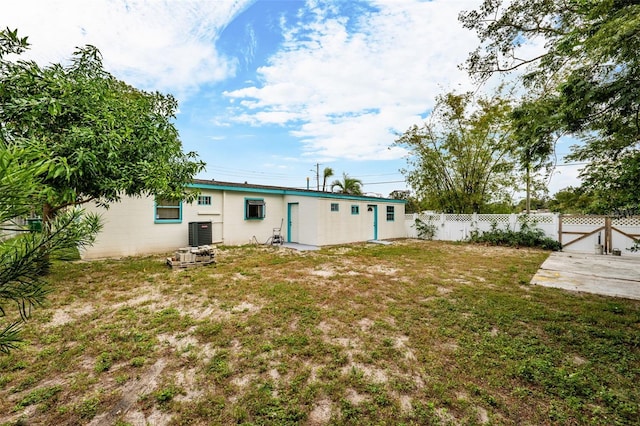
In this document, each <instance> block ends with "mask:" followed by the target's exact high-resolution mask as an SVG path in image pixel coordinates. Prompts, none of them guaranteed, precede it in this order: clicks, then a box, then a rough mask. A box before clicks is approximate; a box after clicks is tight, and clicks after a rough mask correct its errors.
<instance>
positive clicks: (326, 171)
mask: <svg viewBox="0 0 640 426" xmlns="http://www.w3.org/2000/svg"><path fill="white" fill-rule="evenodd" d="M331 176H333V169H332V168H331V167H325V168H324V170H323V172H322V192H324V191H326V188H327V180H328V179H329V178H330V177H331Z"/></svg>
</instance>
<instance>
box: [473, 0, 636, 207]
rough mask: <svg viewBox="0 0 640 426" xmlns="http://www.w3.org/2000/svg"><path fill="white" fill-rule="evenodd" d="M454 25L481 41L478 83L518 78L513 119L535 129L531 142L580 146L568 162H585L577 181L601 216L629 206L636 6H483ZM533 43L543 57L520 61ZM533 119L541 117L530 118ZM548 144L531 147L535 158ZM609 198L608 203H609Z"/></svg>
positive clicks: (595, 0)
mask: <svg viewBox="0 0 640 426" xmlns="http://www.w3.org/2000/svg"><path fill="white" fill-rule="evenodd" d="M460 20H461V21H462V23H463V24H464V26H465V27H467V28H470V29H472V30H475V31H476V32H477V34H478V36H479V39H480V47H478V48H477V49H476V50H475V51H474V52H472V53H471V54H470V56H469V58H468V60H467V62H466V65H465V67H466V68H467V70H468V71H469V72H470V73H471V74H472V75H473V76H475V77H477V78H478V79H479V80H480V81H482V80H485V79H486V78H488V77H490V76H491V75H494V74H506V73H509V72H512V71H515V70H518V72H519V73H520V79H521V81H522V83H523V84H524V86H525V87H526V89H527V92H529V93H531V94H532V96H530V98H529V99H527V101H526V102H525V103H524V104H523V105H522V109H521V114H520V117H516V119H517V120H518V121H520V122H528V123H530V124H531V125H532V126H531V127H534V128H537V129H538V130H539V133H538V136H543V135H544V134H546V135H552V134H555V135H556V136H557V135H559V134H571V135H574V136H576V137H578V138H580V139H581V140H582V142H583V143H582V144H581V145H577V146H576V147H574V149H573V153H572V155H570V156H569V157H567V158H568V159H569V160H570V161H572V160H577V161H587V162H589V164H588V165H586V166H585V168H584V169H583V171H582V176H583V178H584V184H583V186H585V188H586V189H588V190H590V191H594V192H598V193H599V194H600V195H599V198H601V199H602V200H603V201H604V202H606V203H608V206H607V207H606V208H609V209H614V208H617V207H621V206H625V205H626V206H629V205H638V203H640V191H638V182H640V168H638V167H637V164H639V163H640V152H639V150H638V148H639V142H640V118H639V117H640V55H638V52H639V51H640V37H638V34H639V33H640V4H638V2H637V1H629V0H567V1H562V2H560V1H551V0H513V1H510V2H509V3H507V4H505V2H502V1H496V0H485V1H484V2H483V4H482V5H481V6H480V8H479V9H478V10H474V11H469V12H464V13H462V14H461V15H460ZM536 41H540V43H541V44H544V51H542V52H541V53H539V54H534V55H532V56H529V57H527V56H524V55H525V52H526V51H527V49H526V48H527V47H528V45H530V44H531V43H532V42H536ZM529 51H531V50H529ZM517 110H518V109H516V111H517ZM535 111H547V112H548V113H547V114H537V113H534V114H531V112H535ZM524 127H526V126H524ZM532 134H535V132H532ZM551 139H553V138H551ZM548 141H549V138H544V137H542V138H535V137H533V138H532V143H537V144H539V145H542V147H543V149H542V152H544V151H545V150H547V149H545V148H544V145H545V144H547V143H548ZM623 169H624V170H625V172H624V173H619V172H620V171H621V170H623ZM609 183H611V184H609ZM609 191H613V192H615V194H614V195H613V196H609V195H610V194H608V192H609Z"/></svg>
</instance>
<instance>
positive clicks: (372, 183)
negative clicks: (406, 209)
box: [363, 180, 406, 185]
mask: <svg viewBox="0 0 640 426" xmlns="http://www.w3.org/2000/svg"><path fill="white" fill-rule="evenodd" d="M385 183H406V181H404V180H389V181H386V182H366V183H363V185H382V184H385Z"/></svg>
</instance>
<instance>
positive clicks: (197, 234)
mask: <svg viewBox="0 0 640 426" xmlns="http://www.w3.org/2000/svg"><path fill="white" fill-rule="evenodd" d="M212 242H213V232H212V227H211V222H189V246H191V247H198V246H206V245H210V244H211V243H212Z"/></svg>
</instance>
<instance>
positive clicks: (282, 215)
mask: <svg viewBox="0 0 640 426" xmlns="http://www.w3.org/2000/svg"><path fill="white" fill-rule="evenodd" d="M201 195H204V196H211V199H212V203H211V205H210V206H202V205H198V204H197V203H196V202H194V203H192V204H188V203H182V220H181V222H179V223H168V222H166V223H158V222H157V221H155V218H154V214H155V204H154V198H153V197H142V198H131V197H123V199H122V201H121V202H119V203H114V204H112V205H111V206H110V208H109V209H108V210H105V209H103V208H99V207H97V206H89V207H87V210H89V211H93V212H98V213H100V214H101V215H102V218H103V230H102V231H101V233H100V234H99V235H98V238H97V240H96V243H95V244H94V246H93V247H88V248H86V249H85V250H83V252H82V253H81V255H82V257H83V258H85V259H94V258H104V257H123V256H135V255H142V254H155V253H171V252H173V251H174V250H176V249H177V248H179V247H186V246H188V244H189V223H190V222H211V224H212V236H213V243H214V244H226V245H243V244H249V243H254V242H255V241H257V242H258V243H265V242H267V241H268V239H269V238H270V237H272V235H273V232H274V228H280V227H282V229H281V235H282V236H283V238H284V239H285V241H293V242H298V243H301V244H309V245H317V246H322V245H332V244H343V243H350V242H358V241H367V240H370V239H372V238H373V234H374V231H373V213H372V212H368V211H367V206H368V205H369V204H375V205H377V206H378V239H386V238H400V237H403V236H404V235H405V230H404V220H403V218H404V204H402V203H390V202H385V201H384V200H381V201H377V200H375V201H367V200H357V199H355V200H350V199H341V198H335V197H334V198H331V197H325V196H323V195H317V194H315V193H312V194H311V195H283V194H277V193H270V192H269V191H266V192H265V191H262V192H261V191H251V190H246V191H244V190H243V191H238V190H232V191H229V190H221V189H201ZM247 198H251V199H260V200H264V202H265V211H266V213H265V217H264V219H246V218H245V201H246V199H247ZM290 203H295V204H296V205H297V211H298V215H297V219H298V223H297V229H298V233H297V234H298V237H297V241H295V238H294V239H292V238H290V236H289V235H288V231H289V226H288V225H289V224H288V221H289V219H290V218H289V216H288V213H289V211H288V206H289V204H290ZM332 203H337V204H338V205H339V211H337V212H332V211H331V204H332ZM354 205H357V206H358V207H359V214H352V213H351V206H354ZM387 205H393V206H394V209H395V220H394V221H392V222H388V221H387V220H386V206H387Z"/></svg>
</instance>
